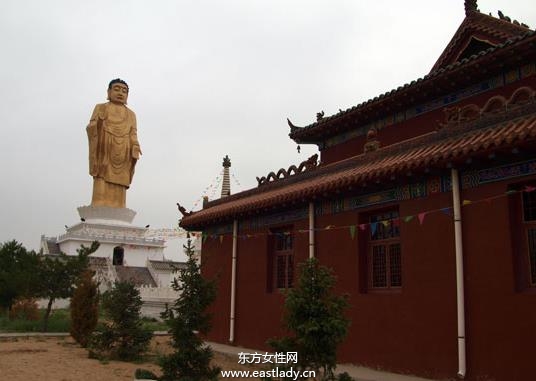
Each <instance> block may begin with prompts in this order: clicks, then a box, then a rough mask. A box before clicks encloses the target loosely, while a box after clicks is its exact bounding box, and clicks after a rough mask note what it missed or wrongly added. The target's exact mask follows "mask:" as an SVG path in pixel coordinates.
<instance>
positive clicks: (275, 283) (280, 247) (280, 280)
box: [267, 227, 295, 292]
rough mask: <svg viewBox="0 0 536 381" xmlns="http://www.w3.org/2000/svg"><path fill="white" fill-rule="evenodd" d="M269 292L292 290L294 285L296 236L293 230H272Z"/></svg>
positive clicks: (288, 228) (289, 228)
mask: <svg viewBox="0 0 536 381" xmlns="http://www.w3.org/2000/svg"><path fill="white" fill-rule="evenodd" d="M271 234H272V239H271V240H270V241H271V244H270V248H269V260H268V284H267V291H268V292H272V291H273V290H280V289H287V288H292V287H293V284H294V274H295V266H294V265H295V264H294V236H293V235H292V228H291V227H287V228H278V229H273V230H271Z"/></svg>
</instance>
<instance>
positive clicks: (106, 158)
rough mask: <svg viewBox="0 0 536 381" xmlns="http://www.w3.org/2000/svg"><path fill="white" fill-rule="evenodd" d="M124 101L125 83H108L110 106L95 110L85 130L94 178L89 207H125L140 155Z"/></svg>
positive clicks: (133, 123)
mask: <svg viewBox="0 0 536 381" xmlns="http://www.w3.org/2000/svg"><path fill="white" fill-rule="evenodd" d="M127 98H128V86H127V85H126V83H124V82H123V81H121V80H113V81H112V82H110V86H109V88H108V100H109V102H107V103H101V104H98V105H96V106H95V109H94V110H93V114H92V115H91V120H90V121H89V125H88V126H87V128H86V130H87V136H88V139H89V174H90V175H91V176H93V197H92V200H91V206H108V207H112V208H125V207H126V190H127V189H128V188H129V186H130V184H131V182H132V177H133V176H134V168H135V166H136V162H137V160H138V159H139V157H140V155H141V150H140V144H139V142H138V136H137V127H136V114H134V112H133V111H132V110H130V109H129V108H128V107H127V106H126V103H127Z"/></svg>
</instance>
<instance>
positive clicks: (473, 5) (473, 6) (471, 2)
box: [465, 0, 480, 16]
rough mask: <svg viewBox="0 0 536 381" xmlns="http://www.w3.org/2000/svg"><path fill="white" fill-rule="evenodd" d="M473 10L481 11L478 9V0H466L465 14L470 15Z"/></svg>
mask: <svg viewBox="0 0 536 381" xmlns="http://www.w3.org/2000/svg"><path fill="white" fill-rule="evenodd" d="M471 12H480V11H479V10H478V4H477V0H465V15H466V16H469V13H471Z"/></svg>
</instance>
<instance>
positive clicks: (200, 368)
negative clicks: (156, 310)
mask: <svg viewBox="0 0 536 381" xmlns="http://www.w3.org/2000/svg"><path fill="white" fill-rule="evenodd" d="M184 250H185V253H186V255H187V257H188V261H187V262H186V267H185V268H183V269H179V270H178V277H176V278H175V279H174V280H173V283H172V287H173V289H174V290H175V291H178V292H179V293H180V295H179V297H178V299H177V300H176V301H175V304H174V305H173V306H172V307H171V308H169V309H166V311H165V312H164V313H163V318H165V320H166V323H167V324H168V325H169V327H170V333H171V345H172V346H173V348H174V349H175V351H174V352H173V353H171V354H169V355H167V356H165V357H163V358H162V359H161V361H160V366H161V367H162V377H161V378H160V380H162V381H175V380H188V381H206V380H217V379H218V375H219V373H220V368H218V367H214V366H211V365H210V362H211V360H212V358H213V353H212V349H211V348H210V347H209V346H208V345H205V344H204V343H203V340H201V338H200V337H199V336H198V333H201V334H206V333H207V332H208V331H209V329H210V320H211V315H210V314H209V313H208V312H207V308H208V306H209V305H210V304H211V303H212V302H213V301H214V299H215V298H216V285H215V283H214V282H213V281H209V280H207V279H205V278H203V277H202V276H201V268H200V266H199V264H198V263H197V261H196V260H195V258H194V251H193V247H192V242H191V240H190V237H189V236H188V241H187V244H186V245H185V246H184Z"/></svg>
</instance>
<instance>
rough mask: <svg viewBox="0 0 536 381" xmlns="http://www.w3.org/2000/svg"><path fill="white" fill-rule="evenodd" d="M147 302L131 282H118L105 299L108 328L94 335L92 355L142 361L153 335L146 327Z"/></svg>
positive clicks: (105, 315) (104, 326)
mask: <svg viewBox="0 0 536 381" xmlns="http://www.w3.org/2000/svg"><path fill="white" fill-rule="evenodd" d="M142 304H143V302H142V300H141V297H140V292H139V291H138V290H137V289H136V287H134V285H133V284H132V283H129V282H116V283H115V284H114V287H113V288H112V289H111V290H108V291H106V292H105V293H104V294H103V295H102V309H103V311H104V318H105V321H104V324H103V326H102V328H100V329H98V330H97V331H95V332H93V335H92V337H91V339H90V343H89V348H90V355H93V356H96V357H98V358H111V359H119V360H123V361H132V360H136V359H138V358H139V357H140V356H141V355H142V354H143V353H144V352H145V351H147V348H148V347H149V342H150V341H151V338H152V336H153V334H152V332H151V331H149V330H147V329H144V328H143V327H142V321H141V317H140V311H141V306H142Z"/></svg>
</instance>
